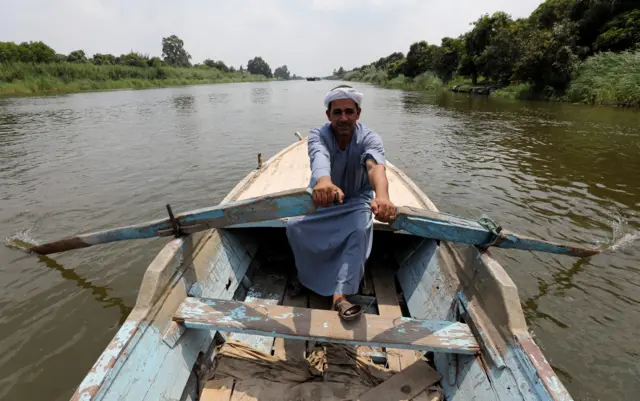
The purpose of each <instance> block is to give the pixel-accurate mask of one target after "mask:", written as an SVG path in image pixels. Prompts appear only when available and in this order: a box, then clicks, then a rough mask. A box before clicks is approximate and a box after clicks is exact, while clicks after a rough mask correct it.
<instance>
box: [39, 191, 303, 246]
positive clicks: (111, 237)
mask: <svg viewBox="0 0 640 401" xmlns="http://www.w3.org/2000/svg"><path fill="white" fill-rule="evenodd" d="M313 211H315V206H314V205H313V202H312V200H311V190H310V189H308V188H307V189H304V190H301V189H298V190H291V191H282V192H277V193H274V194H271V195H266V196H261V197H257V198H251V199H246V200H242V201H238V202H231V203H225V204H221V205H218V206H215V207H211V208H205V209H197V210H193V211H190V212H185V213H180V214H178V215H176V216H175V218H176V220H177V222H178V224H179V226H180V227H181V230H182V231H183V232H184V233H188V234H191V233H194V232H197V231H203V230H206V229H209V228H220V227H226V226H230V225H234V224H243V223H248V222H259V221H265V220H272V219H279V218H283V217H291V216H298V215H303V214H307V213H311V212H313ZM171 227H172V224H171V221H170V220H169V218H165V219H160V220H153V221H149V222H145V223H140V224H135V225H131V226H126V227H119V228H114V229H110V230H103V231H97V232H93V233H88V234H80V235H76V236H72V237H67V238H63V239H60V240H56V241H50V242H47V243H43V244H39V245H35V246H33V247H31V248H30V251H32V252H36V253H39V254H43V255H46V254H50V253H56V252H63V251H68V250H71V249H79V248H86V247H89V246H92V245H97V244H104V243H107V242H117V241H124V240H132V239H143V238H152V237H158V236H167V235H172V234H173V233H172V228H171Z"/></svg>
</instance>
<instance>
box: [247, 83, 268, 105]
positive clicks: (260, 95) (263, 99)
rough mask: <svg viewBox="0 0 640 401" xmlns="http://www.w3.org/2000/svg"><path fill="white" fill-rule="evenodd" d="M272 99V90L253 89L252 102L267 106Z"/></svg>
mask: <svg viewBox="0 0 640 401" xmlns="http://www.w3.org/2000/svg"><path fill="white" fill-rule="evenodd" d="M270 98H271V88H268V87H267V88H253V89H252V90H251V102H252V103H257V104H266V103H268V102H269V99H270Z"/></svg>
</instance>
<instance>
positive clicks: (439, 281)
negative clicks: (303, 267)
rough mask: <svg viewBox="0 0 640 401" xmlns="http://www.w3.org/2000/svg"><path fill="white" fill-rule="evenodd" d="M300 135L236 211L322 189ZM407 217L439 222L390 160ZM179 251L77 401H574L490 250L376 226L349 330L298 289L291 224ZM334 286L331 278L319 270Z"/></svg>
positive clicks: (239, 192)
mask: <svg viewBox="0 0 640 401" xmlns="http://www.w3.org/2000/svg"><path fill="white" fill-rule="evenodd" d="M308 163H309V162H308V156H307V147H306V141H305V140H304V139H302V138H300V140H299V141H296V142H295V143H294V144H292V145H291V146H289V147H288V148H285V149H283V150H282V151H281V152H280V153H278V154H276V155H275V156H273V157H272V158H271V159H269V161H267V162H266V163H265V164H261V163H260V164H259V166H258V168H257V169H256V170H254V171H252V172H251V173H249V174H248V175H247V176H246V178H245V179H244V180H242V181H241V182H239V183H238V185H237V186H236V187H235V188H234V189H233V190H232V191H231V192H230V193H229V195H228V196H227V197H226V198H225V199H223V201H222V203H227V202H234V201H239V200H243V199H249V198H254V197H259V196H265V195H268V194H271V193H275V192H278V191H285V190H291V189H295V188H305V187H306V186H307V184H308V182H309V175H310V172H309V165H308ZM387 176H388V179H389V191H390V196H391V200H392V202H393V203H394V204H396V205H402V206H413V207H418V208H424V209H429V210H432V211H437V208H436V207H435V205H434V204H433V203H432V202H431V201H430V200H429V198H428V197H427V196H426V195H425V194H424V193H423V192H422V191H421V190H420V189H419V188H417V187H416V186H415V184H414V183H413V182H412V181H411V180H410V179H409V178H408V177H407V176H406V175H404V174H403V173H402V172H401V171H400V170H399V169H397V168H396V167H395V166H393V165H392V164H391V163H389V162H387ZM285 220H286V219H285V218H283V219H275V220H270V221H267V222H261V223H251V224H236V225H232V226H230V227H227V228H224V229H212V230H207V231H201V232H197V233H194V234H191V235H187V236H181V237H179V238H175V239H173V240H171V241H169V242H168V243H167V245H166V246H165V247H164V248H163V249H162V250H161V251H160V252H159V254H158V255H157V256H156V258H155V259H154V260H153V261H152V262H151V264H150V265H149V267H148V268H147V270H146V273H145V275H144V277H143V280H142V283H141V286H140V290H139V294H138V298H137V302H136V305H135V307H134V309H133V311H132V312H131V314H130V315H129V317H128V319H127V320H126V322H125V323H124V324H123V325H122V327H120V329H119V330H118V332H117V334H116V335H115V337H114V338H113V340H112V341H111V343H110V344H109V345H108V346H107V347H106V349H105V350H104V352H103V353H102V354H101V355H100V357H99V358H98V360H97V361H96V362H95V364H94V365H93V368H92V369H91V370H90V371H89V373H88V374H87V375H86V377H85V378H84V380H83V381H82V383H81V384H80V386H79V387H78V388H77V390H76V392H75V394H74V395H73V397H72V399H73V400H97V399H100V400H122V399H126V400H129V399H130V400H136V401H138V400H139V401H142V400H158V399H162V400H180V401H187V400H188V401H196V400H201V401H212V400H224V401H229V400H233V401H238V400H243V401H244V400H261V401H271V400H298V401H303V400H318V399H322V400H331V401H332V400H382V401H384V400H410V399H414V400H421V401H425V400H428V401H438V400H447V401H456V400H459V401H467V400H563V401H565V400H570V399H571V397H570V395H569V394H568V392H567V391H566V389H565V388H564V386H563V385H562V383H561V382H560V381H559V379H558V377H557V376H556V375H555V373H554V372H553V369H552V368H551V366H550V365H549V363H548V362H547V361H546V359H545V357H544V355H543V354H542V352H541V351H540V349H539V348H538V346H537V345H536V344H535V342H534V341H533V339H532V338H531V336H530V334H529V332H528V329H527V325H526V322H525V320H524V314H523V312H522V308H521V305H520V299H519V296H518V291H517V288H516V286H515V284H514V283H513V281H512V280H511V279H510V278H509V276H508V275H507V273H506V272H505V271H504V269H503V268H502V266H500V264H499V263H498V262H497V261H495V260H494V259H493V258H492V257H491V256H490V254H489V253H488V252H487V251H486V250H481V249H478V248H477V247H475V246H470V245H462V244H456V243H449V242H442V243H441V242H439V241H437V240H434V239H429V238H424V237H418V236H414V235H409V234H407V233H405V232H403V231H391V230H390V229H389V228H388V226H387V225H386V224H383V223H380V222H374V235H373V246H372V251H371V255H370V257H369V259H368V261H367V263H366V266H365V274H364V278H363V280H362V282H361V285H360V289H359V291H358V293H357V294H352V295H351V296H350V300H351V302H354V303H358V304H360V305H362V306H363V307H364V309H365V314H364V315H362V316H361V317H360V318H359V319H357V320H355V321H353V322H343V321H341V319H340V318H339V316H338V312H336V311H332V310H330V307H331V305H330V298H329V297H322V296H318V295H317V294H314V293H312V292H310V291H302V292H300V293H296V292H295V291H293V289H294V286H293V285H292V284H293V283H294V280H295V277H296V268H295V263H294V258H293V254H292V251H291V248H290V246H289V243H288V240H287V237H286V232H285V228H284V225H285V224H284V221H285ZM318 274H322V272H318Z"/></svg>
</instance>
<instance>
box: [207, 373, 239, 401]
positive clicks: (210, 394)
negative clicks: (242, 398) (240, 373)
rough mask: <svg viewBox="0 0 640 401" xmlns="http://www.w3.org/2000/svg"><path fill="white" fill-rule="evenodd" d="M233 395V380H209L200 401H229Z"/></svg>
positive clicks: (228, 378) (230, 378) (229, 378)
mask: <svg viewBox="0 0 640 401" xmlns="http://www.w3.org/2000/svg"><path fill="white" fill-rule="evenodd" d="M232 393H233V378H232V377H227V378H224V379H214V380H209V381H208V382H206V383H205V385H204V388H203V389H202V394H201V395H200V401H229V400H230V399H231V394H232Z"/></svg>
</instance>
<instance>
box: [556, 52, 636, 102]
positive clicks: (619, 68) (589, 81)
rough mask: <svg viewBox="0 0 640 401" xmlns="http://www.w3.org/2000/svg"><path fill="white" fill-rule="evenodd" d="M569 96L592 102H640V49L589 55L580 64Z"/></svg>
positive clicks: (577, 99)
mask: <svg viewBox="0 0 640 401" xmlns="http://www.w3.org/2000/svg"><path fill="white" fill-rule="evenodd" d="M567 98H568V99H569V100H571V101H573V102H581V103H590V104H600V105H616V106H626V107H632V106H636V107H637V106H640V52H639V51H636V52H624V53H609V52H607V53H599V54H596V55H594V56H592V57H589V58H588V59H586V60H585V61H584V62H583V63H582V65H581V66H580V67H579V68H578V72H577V73H576V75H575V77H574V78H573V81H572V83H571V85H570V86H569V89H568V90H567Z"/></svg>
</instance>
